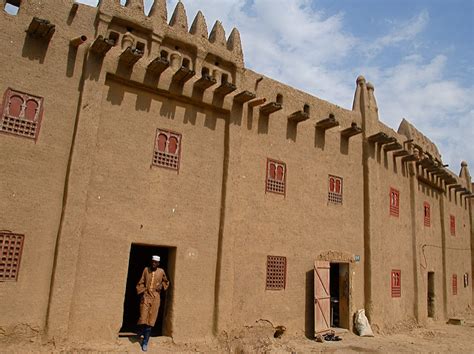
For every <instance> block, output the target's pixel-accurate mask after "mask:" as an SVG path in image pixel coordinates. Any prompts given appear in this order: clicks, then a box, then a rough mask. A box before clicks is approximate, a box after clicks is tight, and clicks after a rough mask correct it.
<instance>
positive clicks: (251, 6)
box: [76, 0, 474, 175]
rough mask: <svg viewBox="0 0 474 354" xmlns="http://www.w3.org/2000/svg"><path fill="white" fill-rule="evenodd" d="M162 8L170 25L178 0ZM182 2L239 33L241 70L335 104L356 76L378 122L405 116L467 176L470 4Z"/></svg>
mask: <svg viewBox="0 0 474 354" xmlns="http://www.w3.org/2000/svg"><path fill="white" fill-rule="evenodd" d="M76 1H77V2H82V3H88V4H91V5H96V4H97V0H76ZM123 2H124V1H123V0H122V3H123ZM152 2H153V0H145V12H146V11H148V10H149V8H150V7H151V4H152ZM167 2H168V20H169V19H170V18H171V14H172V13H173V10H174V8H175V6H176V3H177V2H178V0H167ZM182 2H183V4H184V6H185V8H186V12H187V15H188V24H189V25H191V23H192V21H193V19H194V17H195V15H196V13H197V11H198V10H201V11H202V12H203V14H204V16H205V18H206V22H207V25H208V28H209V31H210V30H211V28H212V26H213V24H214V22H215V21H216V20H220V21H221V22H222V24H223V26H224V28H225V30H226V34H230V32H231V30H232V28H233V27H236V28H237V29H238V30H239V32H240V34H241V39H242V46H243V51H244V60H245V66H246V67H247V68H249V69H252V70H254V71H257V72H259V73H262V74H264V75H266V76H269V77H271V78H273V79H275V80H278V81H281V82H283V83H285V84H288V85H290V86H293V87H295V88H298V89H300V90H303V91H305V92H308V93H310V94H312V95H314V96H317V97H320V98H322V99H325V100H327V101H330V102H332V103H335V104H337V105H339V106H341V107H344V108H348V109H351V107H352V100H353V95H354V90H355V79H356V78H357V76H358V75H364V76H365V78H366V79H367V81H370V82H372V83H373V84H374V86H375V96H376V99H377V103H378V107H379V116H380V120H381V121H382V122H384V123H385V124H387V125H388V126H390V127H391V128H392V129H394V130H395V131H396V130H397V129H398V126H399V124H400V122H401V120H402V118H406V119H407V120H408V121H409V122H411V123H412V124H414V125H415V126H416V127H417V128H418V130H420V131H421V132H422V133H423V134H425V135H426V136H427V137H428V138H429V139H430V140H432V141H433V142H434V143H435V144H436V145H437V146H438V149H439V150H440V153H441V155H442V159H443V162H444V163H447V164H449V168H450V169H451V170H452V171H453V172H455V173H459V170H460V163H461V161H463V160H464V161H467V162H468V164H469V166H470V170H471V171H473V172H471V173H472V174H473V175H474V141H473V140H474V0H449V1H446V0H384V1H381V0H337V1H335V0H285V1H284V0H183V1H182Z"/></svg>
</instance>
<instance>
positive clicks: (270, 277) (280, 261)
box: [265, 256, 286, 290]
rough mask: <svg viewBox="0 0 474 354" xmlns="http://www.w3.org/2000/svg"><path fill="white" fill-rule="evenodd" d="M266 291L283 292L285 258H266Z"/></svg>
mask: <svg viewBox="0 0 474 354" xmlns="http://www.w3.org/2000/svg"><path fill="white" fill-rule="evenodd" d="M265 283H266V285H265V289H266V290H285V288H286V257H282V256H267V275H266V280H265Z"/></svg>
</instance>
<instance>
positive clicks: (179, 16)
mask: <svg viewBox="0 0 474 354" xmlns="http://www.w3.org/2000/svg"><path fill="white" fill-rule="evenodd" d="M170 26H172V27H176V28H177V29H180V30H185V31H188V17H187V16H186V9H185V8H184V5H183V3H182V2H181V1H180V2H178V3H177V4H176V7H175V8H174V12H173V16H171V20H170Z"/></svg>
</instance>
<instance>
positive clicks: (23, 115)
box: [0, 89, 43, 140]
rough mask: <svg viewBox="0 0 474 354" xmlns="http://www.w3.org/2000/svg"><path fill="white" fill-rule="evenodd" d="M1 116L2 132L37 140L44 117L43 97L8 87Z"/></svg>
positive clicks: (0, 129) (0, 128) (0, 125)
mask: <svg viewBox="0 0 474 354" xmlns="http://www.w3.org/2000/svg"><path fill="white" fill-rule="evenodd" d="M4 97H5V99H4V102H3V111H2V113H1V117H0V132H2V133H8V134H14V135H19V136H23V137H25V138H30V139H34V140H36V139H37V138H38V133H39V128H40V124H41V119H42V106H43V99H42V98H41V97H37V96H33V95H30V94H27V93H24V92H20V91H15V90H12V89H8V90H7V91H6V92H5V96H4Z"/></svg>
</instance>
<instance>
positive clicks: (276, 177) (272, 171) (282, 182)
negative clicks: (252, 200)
mask: <svg viewBox="0 0 474 354" xmlns="http://www.w3.org/2000/svg"><path fill="white" fill-rule="evenodd" d="M266 191H267V192H272V193H277V194H285V192H286V165H285V163H284V162H280V161H276V160H271V159H267V179H266Z"/></svg>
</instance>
